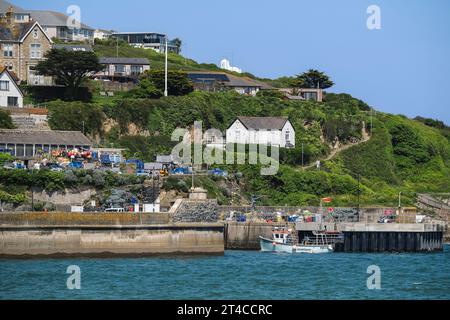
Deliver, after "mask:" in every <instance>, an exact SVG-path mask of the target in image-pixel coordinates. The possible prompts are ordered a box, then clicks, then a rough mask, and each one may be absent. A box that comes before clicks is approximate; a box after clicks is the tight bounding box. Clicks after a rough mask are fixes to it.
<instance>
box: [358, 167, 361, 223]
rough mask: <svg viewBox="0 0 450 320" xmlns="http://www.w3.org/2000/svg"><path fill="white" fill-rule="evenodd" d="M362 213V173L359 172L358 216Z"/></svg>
mask: <svg viewBox="0 0 450 320" xmlns="http://www.w3.org/2000/svg"><path fill="white" fill-rule="evenodd" d="M360 213H361V174H360V173H358V216H359V215H360Z"/></svg>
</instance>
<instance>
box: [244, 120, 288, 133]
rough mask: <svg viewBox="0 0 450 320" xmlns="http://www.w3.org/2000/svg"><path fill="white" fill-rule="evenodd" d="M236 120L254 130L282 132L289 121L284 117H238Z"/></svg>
mask: <svg viewBox="0 0 450 320" xmlns="http://www.w3.org/2000/svg"><path fill="white" fill-rule="evenodd" d="M238 120H239V121H240V122H241V123H242V124H243V125H244V126H245V127H246V128H247V129H254V130H282V129H283V128H284V126H285V125H286V122H288V121H289V120H288V118H286V117H238Z"/></svg>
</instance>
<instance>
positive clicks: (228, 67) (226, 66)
mask: <svg viewBox="0 0 450 320" xmlns="http://www.w3.org/2000/svg"><path fill="white" fill-rule="evenodd" d="M220 69H224V70H228V71H234V72H237V73H242V69H240V68H238V67H233V66H231V63H230V61H229V60H227V59H223V60H222V61H220Z"/></svg>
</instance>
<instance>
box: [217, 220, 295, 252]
mask: <svg viewBox="0 0 450 320" xmlns="http://www.w3.org/2000/svg"><path fill="white" fill-rule="evenodd" d="M276 226H286V224H285V223H284V224H280V225H277V224H268V223H259V222H246V223H240V222H227V223H225V247H226V249H227V250H260V249H261V246H260V239H259V237H260V236H262V237H265V238H269V239H271V238H272V229H273V227H276Z"/></svg>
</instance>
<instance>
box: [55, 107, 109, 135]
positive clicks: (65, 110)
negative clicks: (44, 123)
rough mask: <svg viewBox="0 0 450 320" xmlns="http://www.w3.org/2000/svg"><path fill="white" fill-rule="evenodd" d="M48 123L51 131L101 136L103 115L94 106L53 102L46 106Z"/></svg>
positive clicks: (100, 110) (99, 108)
mask: <svg viewBox="0 0 450 320" xmlns="http://www.w3.org/2000/svg"><path fill="white" fill-rule="evenodd" d="M48 109H49V114H48V123H49V125H50V128H52V130H68V131H81V132H83V131H84V132H85V133H89V134H91V135H96V134H101V133H102V127H103V121H104V119H105V115H104V113H103V111H102V108H101V107H99V106H98V105H95V104H87V103H82V102H63V101H53V102H51V103H49V105H48Z"/></svg>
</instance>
